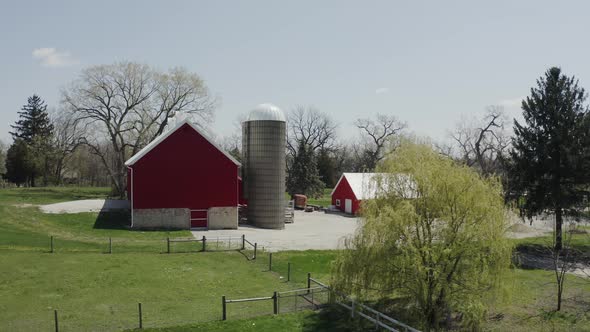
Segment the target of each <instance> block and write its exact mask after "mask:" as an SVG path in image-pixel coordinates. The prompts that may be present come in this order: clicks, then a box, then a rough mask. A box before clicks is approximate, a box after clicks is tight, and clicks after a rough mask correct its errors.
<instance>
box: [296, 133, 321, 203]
mask: <svg viewBox="0 0 590 332" xmlns="http://www.w3.org/2000/svg"><path fill="white" fill-rule="evenodd" d="M323 189H324V183H323V182H322V180H320V175H319V172H318V168H317V163H316V158H315V155H314V153H313V150H312V149H311V147H310V146H309V145H307V144H305V143H304V142H299V144H298V147H297V156H296V157H295V158H294V160H293V164H292V165H291V168H290V169H289V174H288V176H287V191H288V192H289V194H290V195H291V196H293V195H295V194H304V195H306V196H309V197H319V196H321V195H322V191H323Z"/></svg>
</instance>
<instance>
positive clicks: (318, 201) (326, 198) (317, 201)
mask: <svg viewBox="0 0 590 332" xmlns="http://www.w3.org/2000/svg"><path fill="white" fill-rule="evenodd" d="M331 193H332V188H324V193H323V195H322V197H320V198H308V199H307V204H312V205H320V206H323V207H327V206H330V205H332V196H330V194H331Z"/></svg>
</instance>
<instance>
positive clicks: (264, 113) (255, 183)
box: [242, 104, 287, 229]
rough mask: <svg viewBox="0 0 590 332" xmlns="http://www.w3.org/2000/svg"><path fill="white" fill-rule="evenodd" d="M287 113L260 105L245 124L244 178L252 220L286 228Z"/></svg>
mask: <svg viewBox="0 0 590 332" xmlns="http://www.w3.org/2000/svg"><path fill="white" fill-rule="evenodd" d="M286 126H287V124H286V120H285V114H284V113H283V111H281V109H280V108H278V107H277V106H275V105H272V104H260V105H258V106H256V107H255V108H254V109H253V110H252V111H251V112H250V114H249V116H248V120H246V121H244V123H243V124H242V131H243V132H242V151H243V163H242V167H243V169H242V178H243V183H244V187H243V188H244V197H245V198H246V199H248V223H250V224H253V225H255V226H257V227H262V228H274V229H282V228H285V203H286V200H285V175H286V170H285V162H286V155H285V146H286V143H287V142H286V139H287V137H286Z"/></svg>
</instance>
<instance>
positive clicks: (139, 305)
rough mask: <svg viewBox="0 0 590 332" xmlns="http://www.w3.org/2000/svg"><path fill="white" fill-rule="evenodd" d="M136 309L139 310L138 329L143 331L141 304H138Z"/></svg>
mask: <svg viewBox="0 0 590 332" xmlns="http://www.w3.org/2000/svg"><path fill="white" fill-rule="evenodd" d="M138 308H139V328H140V329H143V317H142V315H141V302H140V303H138Z"/></svg>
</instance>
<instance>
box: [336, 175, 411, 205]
mask: <svg viewBox="0 0 590 332" xmlns="http://www.w3.org/2000/svg"><path fill="white" fill-rule="evenodd" d="M391 175H392V174H390V175H388V174H387V173H342V176H340V179H339V180H338V183H336V186H334V189H333V190H332V193H331V194H330V196H332V195H333V194H334V191H336V188H338V185H340V182H341V181H342V179H344V178H346V181H347V182H348V184H349V185H350V189H352V192H353V193H354V196H355V197H356V199H358V200H363V199H372V198H375V197H377V195H378V194H379V193H385V192H387V191H389V190H394V192H397V193H399V194H400V195H402V196H404V197H407V198H412V197H416V195H417V194H416V189H415V186H416V184H415V183H414V181H413V180H412V179H411V177H410V176H408V175H404V174H396V175H395V178H396V180H395V181H389V179H390V178H389V176H391ZM379 179H381V181H379Z"/></svg>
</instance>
